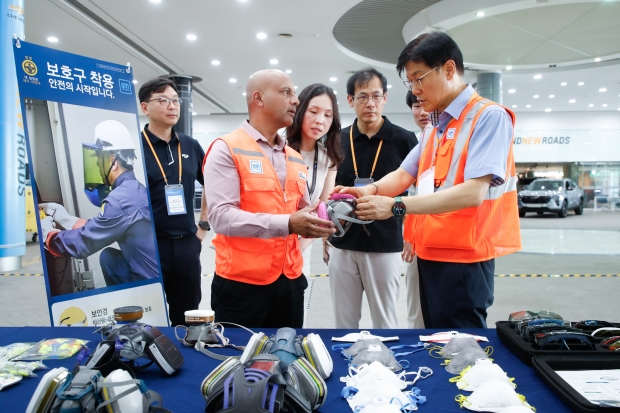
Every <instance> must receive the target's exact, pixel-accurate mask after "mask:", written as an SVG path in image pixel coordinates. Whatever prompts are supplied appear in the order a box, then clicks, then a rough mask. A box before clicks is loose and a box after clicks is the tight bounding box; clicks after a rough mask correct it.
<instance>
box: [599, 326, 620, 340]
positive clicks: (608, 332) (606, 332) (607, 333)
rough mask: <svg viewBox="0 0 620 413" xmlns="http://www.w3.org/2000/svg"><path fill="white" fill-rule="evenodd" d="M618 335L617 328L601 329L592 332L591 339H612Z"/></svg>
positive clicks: (619, 330)
mask: <svg viewBox="0 0 620 413" xmlns="http://www.w3.org/2000/svg"><path fill="white" fill-rule="evenodd" d="M618 335H620V328H618V327H601V328H599V329H596V330H594V331H593V332H592V337H599V338H600V337H614V336H618Z"/></svg>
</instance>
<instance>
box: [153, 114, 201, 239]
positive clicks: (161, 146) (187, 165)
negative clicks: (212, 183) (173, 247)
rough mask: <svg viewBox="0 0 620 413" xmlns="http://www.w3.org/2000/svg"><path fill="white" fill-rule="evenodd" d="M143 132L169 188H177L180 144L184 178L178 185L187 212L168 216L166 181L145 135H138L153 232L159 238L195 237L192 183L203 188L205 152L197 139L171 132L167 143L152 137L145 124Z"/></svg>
mask: <svg viewBox="0 0 620 413" xmlns="http://www.w3.org/2000/svg"><path fill="white" fill-rule="evenodd" d="M144 131H145V132H146V135H147V136H148V138H149V140H150V142H151V144H152V145H153V149H154V150H155V153H156V154H157V157H158V158H159V162H160V163H161V166H162V168H164V172H165V173H166V178H167V179H168V184H169V185H177V184H178V183H179V151H178V145H179V143H180V144H181V156H182V158H183V161H182V178H183V179H182V182H181V183H182V184H183V193H184V195H185V209H186V211H187V213H186V214H180V215H168V208H167V207H166V196H165V190H164V188H165V186H166V182H165V181H164V177H163V175H162V173H161V170H160V169H159V165H158V164H157V160H155V157H154V156H153V152H152V151H151V148H150V147H149V144H148V143H147V142H146V140H145V138H144V135H142V134H141V135H142V149H143V151H144V165H145V166H146V175H147V178H148V182H149V193H150V196H151V208H152V209H153V220H154V222H155V233H156V234H157V236H158V237H180V236H185V235H190V234H195V233H196V220H195V219H194V181H196V180H197V181H198V182H200V183H201V184H202V185H204V179H203V176H202V160H203V158H204V157H205V152H204V150H203V149H202V146H200V143H198V141H197V140H196V139H194V138H191V137H189V136H187V135H184V134H182V133H177V132H175V131H174V129H173V130H172V139H170V142H169V143H168V142H166V141H164V140H163V139H159V138H158V137H157V136H155V135H153V134H152V133H151V132H150V131H149V130H148V125H146V126H145V128H144Z"/></svg>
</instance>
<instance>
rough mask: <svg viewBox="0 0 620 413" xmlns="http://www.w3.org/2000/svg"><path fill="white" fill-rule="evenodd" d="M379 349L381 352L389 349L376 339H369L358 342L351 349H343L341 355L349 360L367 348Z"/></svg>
mask: <svg viewBox="0 0 620 413" xmlns="http://www.w3.org/2000/svg"><path fill="white" fill-rule="evenodd" d="M370 346H374V348H376V347H379V348H381V351H389V349H388V348H387V347H386V346H385V344H383V343H382V342H381V340H379V339H377V338H371V339H366V340H358V341H357V342H355V343H354V344H353V345H352V346H351V347H349V348H346V349H343V350H342V354H343V355H344V356H345V357H346V358H347V359H349V360H351V359H352V358H353V357H355V356H357V355H358V354H360V353H361V352H362V351H364V350H366V349H367V348H368V347H370Z"/></svg>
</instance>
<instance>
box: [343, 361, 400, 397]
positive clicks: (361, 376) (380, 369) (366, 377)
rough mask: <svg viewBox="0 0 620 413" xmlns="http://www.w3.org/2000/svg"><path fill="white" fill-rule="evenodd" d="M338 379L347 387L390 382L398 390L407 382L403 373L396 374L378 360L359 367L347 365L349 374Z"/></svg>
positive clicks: (360, 387)
mask: <svg viewBox="0 0 620 413" xmlns="http://www.w3.org/2000/svg"><path fill="white" fill-rule="evenodd" d="M340 381H342V382H344V383H346V385H347V386H349V387H355V388H357V389H362V388H366V387H372V386H375V385H378V384H390V385H392V386H394V387H397V388H398V389H399V390H405V389H406V388H407V382H406V381H405V380H404V379H403V374H396V373H394V372H393V371H392V370H390V369H388V368H387V367H385V366H384V365H383V364H381V363H379V362H378V361H373V362H372V363H370V364H364V365H362V366H360V367H359V368H355V367H349V375H348V376H346V377H341V378H340Z"/></svg>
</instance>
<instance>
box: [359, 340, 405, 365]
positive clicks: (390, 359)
mask: <svg viewBox="0 0 620 413" xmlns="http://www.w3.org/2000/svg"><path fill="white" fill-rule="evenodd" d="M373 361H378V362H379V363H381V364H383V365H384V366H385V367H387V368H388V369H390V370H392V371H399V370H402V368H403V367H402V366H401V365H400V363H399V362H398V361H397V360H396V359H395V358H394V354H393V353H392V351H391V350H390V349H388V348H387V347H385V345H384V344H383V343H379V344H371V345H370V346H368V347H367V348H366V349H364V350H362V351H360V352H359V353H358V354H357V355H356V356H355V357H353V360H351V363H350V365H352V366H361V365H362V364H370V363H372V362H373Z"/></svg>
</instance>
